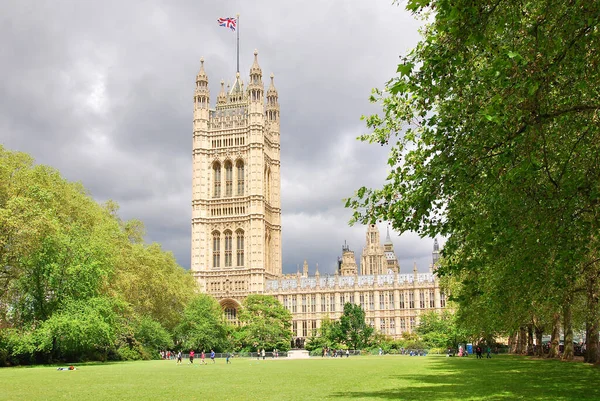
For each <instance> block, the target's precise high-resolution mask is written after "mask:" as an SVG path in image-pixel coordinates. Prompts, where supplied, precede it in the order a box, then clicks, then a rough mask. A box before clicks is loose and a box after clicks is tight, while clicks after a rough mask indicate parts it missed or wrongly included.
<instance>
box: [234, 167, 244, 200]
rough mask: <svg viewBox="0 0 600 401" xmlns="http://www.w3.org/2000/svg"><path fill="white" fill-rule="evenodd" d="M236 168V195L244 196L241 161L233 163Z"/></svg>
mask: <svg viewBox="0 0 600 401" xmlns="http://www.w3.org/2000/svg"><path fill="white" fill-rule="evenodd" d="M235 166H236V168H237V195H238V196H243V195H244V162H243V161H242V160H238V161H237V162H236V163H235Z"/></svg>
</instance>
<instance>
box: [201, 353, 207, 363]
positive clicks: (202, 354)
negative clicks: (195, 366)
mask: <svg viewBox="0 0 600 401" xmlns="http://www.w3.org/2000/svg"><path fill="white" fill-rule="evenodd" d="M200 358H201V359H202V364H203V365H206V361H205V360H204V350H202V353H201V354H200Z"/></svg>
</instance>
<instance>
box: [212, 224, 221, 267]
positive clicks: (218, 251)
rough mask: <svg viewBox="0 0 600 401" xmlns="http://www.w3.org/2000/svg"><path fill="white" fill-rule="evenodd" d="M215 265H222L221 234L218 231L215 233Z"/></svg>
mask: <svg viewBox="0 0 600 401" xmlns="http://www.w3.org/2000/svg"><path fill="white" fill-rule="evenodd" d="M213 267H214V268H218V267H221V234H220V233H219V232H218V231H215V232H214V233H213Z"/></svg>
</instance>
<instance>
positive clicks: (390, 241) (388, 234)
mask: <svg viewBox="0 0 600 401" xmlns="http://www.w3.org/2000/svg"><path fill="white" fill-rule="evenodd" d="M384 244H386V245H393V242H392V239H391V238H390V226H389V225H388V226H387V235H386V236H385V242H384Z"/></svg>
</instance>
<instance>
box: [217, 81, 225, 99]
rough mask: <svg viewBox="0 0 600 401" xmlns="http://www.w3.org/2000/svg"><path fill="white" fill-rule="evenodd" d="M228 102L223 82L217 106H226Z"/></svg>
mask: <svg viewBox="0 0 600 401" xmlns="http://www.w3.org/2000/svg"><path fill="white" fill-rule="evenodd" d="M226 102H227V94H226V93H225V81H223V80H221V92H219V96H217V104H224V103H226Z"/></svg>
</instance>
